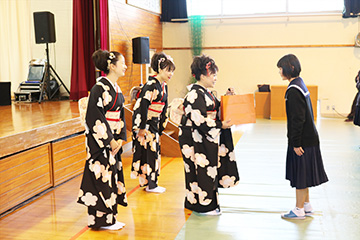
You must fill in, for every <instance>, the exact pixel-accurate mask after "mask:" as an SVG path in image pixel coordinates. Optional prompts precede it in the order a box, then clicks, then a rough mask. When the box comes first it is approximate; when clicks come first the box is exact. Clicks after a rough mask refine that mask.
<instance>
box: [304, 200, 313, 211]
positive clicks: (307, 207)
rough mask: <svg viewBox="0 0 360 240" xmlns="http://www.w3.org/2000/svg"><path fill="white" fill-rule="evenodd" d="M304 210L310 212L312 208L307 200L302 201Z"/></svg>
mask: <svg viewBox="0 0 360 240" xmlns="http://www.w3.org/2000/svg"><path fill="white" fill-rule="evenodd" d="M304 210H305V212H312V210H313V208H312V206H311V204H310V203H309V202H305V203H304Z"/></svg>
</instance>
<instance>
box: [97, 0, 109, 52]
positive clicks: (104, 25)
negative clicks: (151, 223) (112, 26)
mask: <svg viewBox="0 0 360 240" xmlns="http://www.w3.org/2000/svg"><path fill="white" fill-rule="evenodd" d="M99 1H100V4H99V5H100V6H99V8H100V48H101V49H107V50H109V39H108V30H109V22H108V19H109V14H108V0H99Z"/></svg>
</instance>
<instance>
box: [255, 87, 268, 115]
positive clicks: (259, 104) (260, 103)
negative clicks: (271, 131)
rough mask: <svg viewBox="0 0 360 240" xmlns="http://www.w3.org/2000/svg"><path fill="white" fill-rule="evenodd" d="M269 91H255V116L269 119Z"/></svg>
mask: <svg viewBox="0 0 360 240" xmlns="http://www.w3.org/2000/svg"><path fill="white" fill-rule="evenodd" d="M270 95H271V92H255V105H256V106H255V112H256V117H257V118H267V119H270Z"/></svg>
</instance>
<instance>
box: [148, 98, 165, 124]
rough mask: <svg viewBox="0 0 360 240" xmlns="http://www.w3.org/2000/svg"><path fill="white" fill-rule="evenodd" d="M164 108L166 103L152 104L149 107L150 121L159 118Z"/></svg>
mask: <svg viewBox="0 0 360 240" xmlns="http://www.w3.org/2000/svg"><path fill="white" fill-rule="evenodd" d="M164 106H165V103H164V102H152V103H151V104H150V106H149V111H148V120H150V119H152V118H153V117H155V118H159V117H160V115H161V113H162V111H163V109H164Z"/></svg>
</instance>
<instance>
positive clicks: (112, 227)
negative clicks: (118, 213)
mask: <svg viewBox="0 0 360 240" xmlns="http://www.w3.org/2000/svg"><path fill="white" fill-rule="evenodd" d="M124 226H125V223H122V222H118V221H116V223H114V224H113V225H110V226H105V227H100V229H102V230H120V229H122V228H123V227H124Z"/></svg>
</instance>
